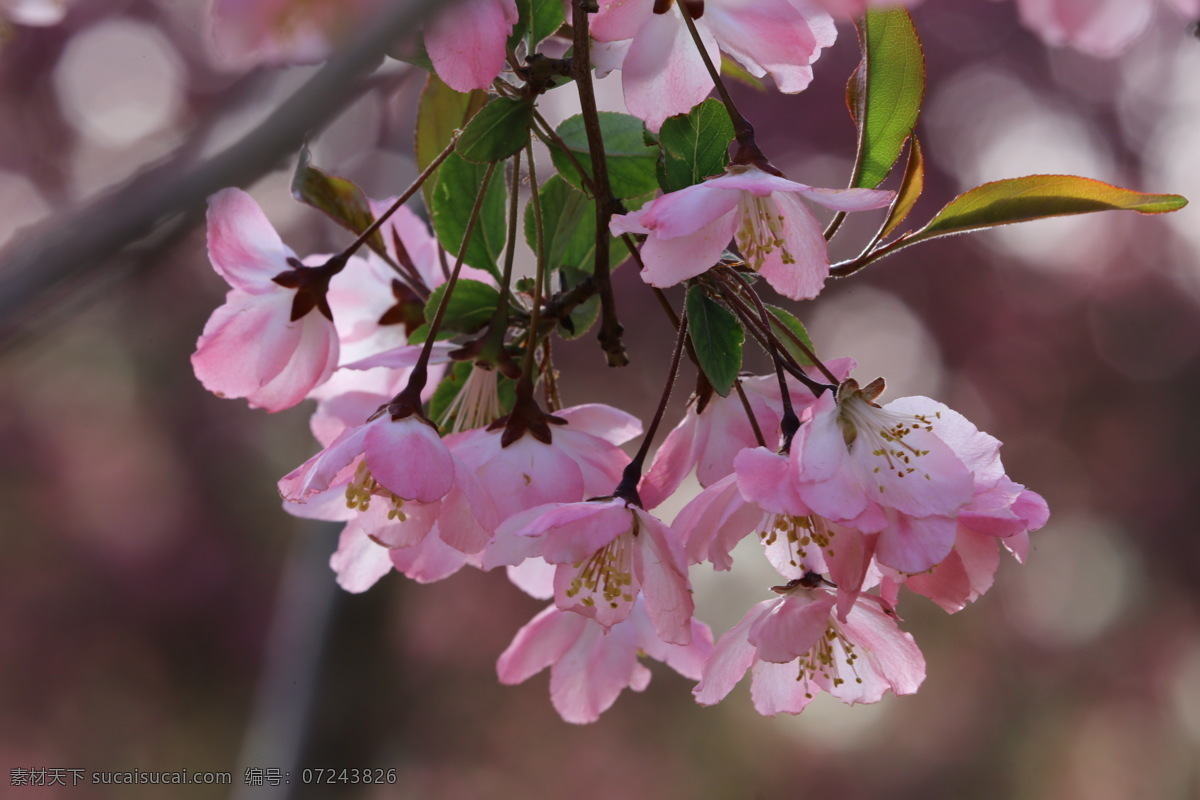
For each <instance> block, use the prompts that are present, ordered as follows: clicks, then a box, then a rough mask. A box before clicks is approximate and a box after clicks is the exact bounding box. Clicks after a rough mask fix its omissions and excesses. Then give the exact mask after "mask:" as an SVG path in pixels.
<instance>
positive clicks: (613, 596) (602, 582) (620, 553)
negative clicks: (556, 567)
mask: <svg viewBox="0 0 1200 800" xmlns="http://www.w3.org/2000/svg"><path fill="white" fill-rule="evenodd" d="M630 544H631V542H630V539H629V537H628V536H626V535H624V534H622V535H620V536H618V537H617V538H615V539H613V540H612V541H611V542H609V543H608V544H606V545H605V546H604V547H602V548H600V549H599V550H597V551H596V552H595V553H593V554H592V555H591V557H590V558H587V559H585V560H584V561H580V562H578V563H577V564H575V565H574V566H575V568H576V569H578V570H579V572H578V573H576V575H575V577H574V578H572V579H571V585H570V586H569V587H568V588H567V597H576V596H577V595H579V594H583V595H584V596H583V597H582V598H580V600H579V602H580V603H582V604H583V605H585V606H587V607H589V608H592V607H594V606H595V605H596V597H597V595H599V596H600V597H601V598H603V600H604V602H606V603H608V605H609V606H610V607H611V608H616V607H617V606H618V605H619V603H618V602H617V601H618V600H624V601H625V602H627V603H632V602H633V594H632V593H631V592H630V587H631V586H632V585H633V560H632V557H631V548H630Z"/></svg>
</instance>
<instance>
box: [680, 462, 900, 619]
mask: <svg viewBox="0 0 1200 800" xmlns="http://www.w3.org/2000/svg"><path fill="white" fill-rule="evenodd" d="M736 465H737V472H736V473H735V474H732V475H727V476H726V477H724V478H722V479H721V480H719V481H717V482H716V483H714V484H713V485H712V486H710V487H708V488H707V489H705V490H704V491H702V492H701V493H700V494H699V495H697V496H696V497H695V498H693V499H692V501H691V502H689V503H688V504H687V505H686V506H684V507H683V509H682V510H680V512H679V514H678V515H677V516H676V517H675V521H674V522H673V523H672V525H671V528H672V530H674V531H675V532H676V534H677V535H678V536H679V537H680V539H681V540H682V541H683V543H684V550H685V552H686V553H687V555H688V560H689V562H690V563H693V564H698V563H700V562H702V561H711V562H712V564H713V567H714V568H715V569H719V570H727V569H730V568H731V567H732V566H733V557H732V555H731V553H732V550H733V548H734V547H735V546H736V545H737V543H738V542H740V541H741V540H742V539H744V538H745V537H746V536H747V535H748V534H750V533H751V532H756V533H757V535H758V538H759V540H760V541H761V542H762V544H763V549H764V551H765V552H766V556H767V560H768V561H770V562H771V565H772V566H773V567H775V569H776V571H778V572H779V574H780V575H782V576H783V577H784V578H786V579H788V580H796V579H799V578H802V577H803V576H805V575H807V574H809V573H818V574H827V575H829V577H830V579H831V580H832V581H833V582H834V583H836V584H837V586H838V612H839V614H840V615H842V616H843V617H844V615H845V613H846V612H847V611H849V609H850V606H851V605H852V604H853V603H854V601H855V599H856V598H857V596H858V594H859V592H860V591H862V589H863V588H865V587H864V583H865V581H866V576H867V574H868V568H869V567H870V565H871V559H872V556H873V554H874V549H875V540H876V538H877V537H876V536H875V535H874V534H864V533H862V532H861V531H857V530H855V529H853V528H848V527H845V526H843V525H838V524H836V523H834V522H831V521H829V520H827V519H825V518H823V517H820V516H817V515H815V514H813V513H812V511H811V510H810V509H808V508H807V506H805V505H804V503H803V501H802V500H800V498H799V496H798V495H797V493H796V491H795V485H794V484H795V482H794V481H793V480H791V476H790V474H789V473H790V470H791V467H790V465H789V463H788V458H787V456H786V455H780V454H778V453H773V452H771V451H769V450H767V449H766V448H763V447H756V448H753V449H747V450H744V451H742V452H741V453H740V454H739V455H738V457H737V460H736Z"/></svg>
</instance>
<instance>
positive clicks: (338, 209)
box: [292, 147, 387, 258]
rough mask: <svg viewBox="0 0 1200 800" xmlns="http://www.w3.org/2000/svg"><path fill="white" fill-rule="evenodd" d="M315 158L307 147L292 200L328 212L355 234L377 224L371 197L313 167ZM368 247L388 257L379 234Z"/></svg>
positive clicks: (297, 169) (343, 179)
mask: <svg viewBox="0 0 1200 800" xmlns="http://www.w3.org/2000/svg"><path fill="white" fill-rule="evenodd" d="M310 162H311V154H310V153H309V152H308V148H307V147H305V148H303V149H302V150H301V151H300V161H299V163H297V164H296V172H295V174H294V175H292V196H293V197H295V198H296V199H297V200H299V201H300V202H301V203H304V204H305V205H309V206H312V207H313V208H315V209H317V210H319V211H323V212H325V214H327V215H328V216H329V217H330V218H331V219H333V220H334V221H335V222H337V223H338V224H339V225H341V226H342V227H343V228H345V229H346V230H348V231H350V232H352V233H356V234H357V233H362V232H363V231H365V230H366V229H367V228H369V227H371V224H372V223H373V222H375V217H374V215H373V214H371V208H370V206H369V205H368V204H367V197H366V195H364V194H363V192H362V190H361V189H359V188H358V186H356V185H355V184H354V183H353V182H351V181H348V180H346V179H345V178H339V177H337V176H336V175H328V174H326V173H324V172H322V171H321V170H319V169H317V168H316V167H314V166H312V164H311V163H310ZM367 246H368V247H370V248H371V249H372V250H374V251H375V252H377V253H379V254H381V255H383V256H384V257H385V258H386V257H387V250H386V249H385V248H384V245H383V238H382V237H381V236H380V235H379V233H378V232H376V233H374V234H372V235H371V237H370V238H369V239H367Z"/></svg>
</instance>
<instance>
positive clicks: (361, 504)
mask: <svg viewBox="0 0 1200 800" xmlns="http://www.w3.org/2000/svg"><path fill="white" fill-rule="evenodd" d="M372 495H375V496H377V497H380V498H383V500H384V501H385V502H387V503H388V504H390V505H391V508H389V509H388V514H387V516H388V519H390V520H391V519H398V520H400V521H401V522H404V521H405V520H407V519H408V516H407V515H406V514H405V513H404V511H403V508H404V498H403V497H397V496H396V495H395V494H393V493H392V492H391V491H389V490H388V489H385V488H384V487H383V486H381V485H380V484H379V482H378V481H377V480H375V478H374V477H373V476H372V475H371V470H370V469H369V468H368V467H367V462H366V460H363V461H361V462H359V465H358V468H357V469H356V470H355V471H354V480H352V481H351V482H350V483H348V484H346V508H353V509H356V510H358V511H366V510H367V509H369V508H370V507H371V496H372Z"/></svg>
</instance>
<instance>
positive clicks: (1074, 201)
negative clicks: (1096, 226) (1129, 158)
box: [903, 175, 1188, 243]
mask: <svg viewBox="0 0 1200 800" xmlns="http://www.w3.org/2000/svg"><path fill="white" fill-rule="evenodd" d="M1187 202H1188V201H1187V199H1186V198H1184V197H1182V196H1180V195H1177V194H1143V193H1142V192H1135V191H1133V190H1131V189H1123V188H1121V187H1120V186H1113V185H1111V184H1108V183H1103V182H1102V181H1097V180H1092V179H1091V178H1079V177H1076V176H1074V175H1030V176H1028V177H1025V178H1009V179H1008V180H1003V181H995V182H993V183H985V184H984V185H983V186H977V187H975V188H974V189H971V190H970V191H969V192H964V193H963V194H960V195H959V196H958V197H956V198H954V199H953V200H951V201H950V202H949V203H948V204H947V205H946V207H945V208H943V209H942V210H941V211H939V212H938V213H937V215H936V216H934V218H933V219H931V220H930V221H929V224H928V225H926V226H925V227H924V228H922V229H921V230H919V231H917V232H916V233H912V234H909V235H908V236H906V237H904V240H903V241H905V242H906V243H913V242H918V241H922V240H925V239H932V238H934V237H936V236H947V235H949V234H954V233H962V232H964V231H973V230H979V229H980V228H991V227H994V226H996V225H1008V224H1009V223H1013V222H1026V221H1028V220H1034V219H1044V218H1046V217H1061V216H1066V215H1068V214H1086V213H1088V212H1091V211H1137V212H1138V213H1139V214H1164V213H1166V212H1169V211H1177V210H1178V209H1181V208H1183V207H1184V206H1185V205H1187Z"/></svg>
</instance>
